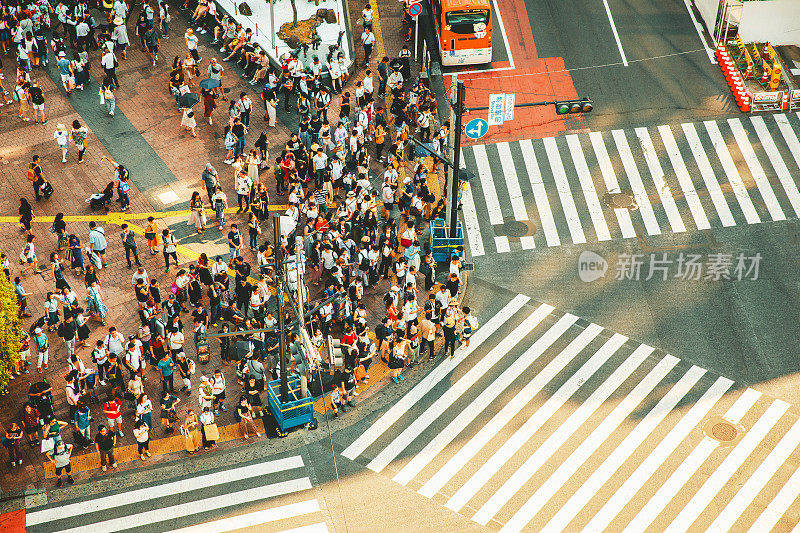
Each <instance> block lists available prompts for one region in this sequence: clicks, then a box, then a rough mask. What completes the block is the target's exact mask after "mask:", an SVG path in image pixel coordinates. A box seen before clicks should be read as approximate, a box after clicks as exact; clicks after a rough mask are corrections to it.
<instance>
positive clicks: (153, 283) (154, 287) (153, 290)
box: [149, 278, 161, 308]
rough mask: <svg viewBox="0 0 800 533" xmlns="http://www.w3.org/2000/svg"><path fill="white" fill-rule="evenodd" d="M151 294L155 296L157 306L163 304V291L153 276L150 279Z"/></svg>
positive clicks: (154, 300)
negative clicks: (159, 288)
mask: <svg viewBox="0 0 800 533" xmlns="http://www.w3.org/2000/svg"><path fill="white" fill-rule="evenodd" d="M149 292H150V296H152V297H153V302H155V304H156V308H158V307H160V306H161V291H159V290H158V280H157V279H156V278H153V279H151V280H150V288H149Z"/></svg>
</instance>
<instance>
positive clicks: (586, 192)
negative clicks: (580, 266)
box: [567, 135, 611, 241]
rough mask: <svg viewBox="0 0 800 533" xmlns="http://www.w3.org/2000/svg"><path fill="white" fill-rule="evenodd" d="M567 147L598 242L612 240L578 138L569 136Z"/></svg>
mask: <svg viewBox="0 0 800 533" xmlns="http://www.w3.org/2000/svg"><path fill="white" fill-rule="evenodd" d="M567 146H568V147H569V152H570V154H571V155H572V162H573V163H574V164H575V170H576V171H577V173H578V180H579V181H580V184H581V190H583V197H584V198H586V206H587V207H588V208H589V215H590V216H591V217H592V224H594V230H595V233H596V234H597V240H598V241H607V240H609V239H611V233H609V231H608V224H607V223H606V217H605V216H604V215H603V208H602V207H601V205H600V199H599V198H598V197H597V191H596V190H595V188H594V182H593V181H592V174H591V173H590V172H589V167H588V166H587V165H586V157H585V156H584V155H583V148H581V143H580V141H579V140H578V136H577V135H567Z"/></svg>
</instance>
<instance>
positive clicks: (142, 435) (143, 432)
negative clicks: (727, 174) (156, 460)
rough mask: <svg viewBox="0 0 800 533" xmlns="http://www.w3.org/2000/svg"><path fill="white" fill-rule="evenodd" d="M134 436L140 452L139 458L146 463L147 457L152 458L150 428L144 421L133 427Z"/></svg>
mask: <svg viewBox="0 0 800 533" xmlns="http://www.w3.org/2000/svg"><path fill="white" fill-rule="evenodd" d="M133 436H134V437H136V446H137V447H138V450H139V458H140V459H141V460H142V461H144V460H145V455H146V456H147V457H150V455H151V454H150V428H149V427H148V425H147V424H145V422H144V420H139V421H137V422H136V424H135V425H134V426H133Z"/></svg>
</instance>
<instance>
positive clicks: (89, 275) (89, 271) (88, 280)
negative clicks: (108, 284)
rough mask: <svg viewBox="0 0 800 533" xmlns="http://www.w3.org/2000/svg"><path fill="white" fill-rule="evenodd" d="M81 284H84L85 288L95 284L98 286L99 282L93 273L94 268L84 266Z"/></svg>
mask: <svg viewBox="0 0 800 533" xmlns="http://www.w3.org/2000/svg"><path fill="white" fill-rule="evenodd" d="M83 282H84V283H85V284H86V287H87V288H88V287H89V286H91V284H92V283H95V282H97V284H98V285H100V280H98V279H97V273H96V272H95V271H94V267H93V266H92V265H87V266H86V274H84V276H83Z"/></svg>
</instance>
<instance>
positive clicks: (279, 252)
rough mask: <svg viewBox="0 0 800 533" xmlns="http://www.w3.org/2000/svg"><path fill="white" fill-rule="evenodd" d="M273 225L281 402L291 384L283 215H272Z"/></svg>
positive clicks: (284, 401)
mask: <svg viewBox="0 0 800 533" xmlns="http://www.w3.org/2000/svg"><path fill="white" fill-rule="evenodd" d="M272 226H273V228H274V229H275V236H274V239H275V265H276V266H278V268H279V269H280V270H279V271H276V272H275V276H276V277H277V278H276V280H275V289H276V294H275V301H276V302H277V304H278V346H279V348H280V368H281V403H282V404H285V403H288V402H289V385H288V383H287V381H286V379H287V378H286V331H285V330H284V319H285V317H284V314H283V288H282V287H281V283H279V282H278V280H279V279H282V278H283V273H284V272H285V271H286V267H285V266H283V247H281V217H280V215H272Z"/></svg>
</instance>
